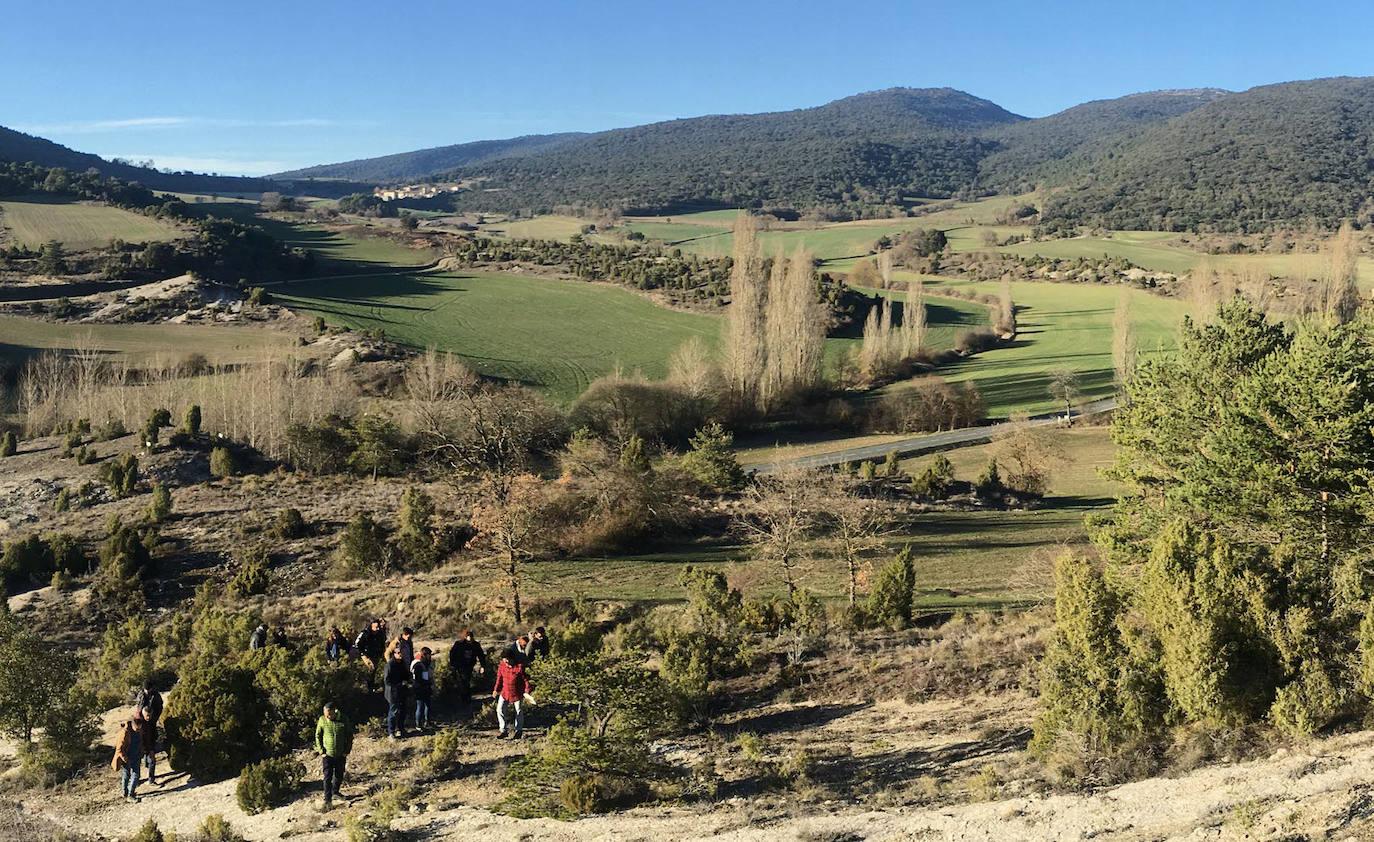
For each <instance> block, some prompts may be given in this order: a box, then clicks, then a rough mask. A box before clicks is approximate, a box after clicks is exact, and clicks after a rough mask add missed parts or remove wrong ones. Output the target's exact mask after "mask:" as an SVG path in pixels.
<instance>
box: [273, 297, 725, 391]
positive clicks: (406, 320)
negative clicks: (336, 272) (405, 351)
mask: <svg viewBox="0 0 1374 842" xmlns="http://www.w3.org/2000/svg"><path fill="white" fill-rule="evenodd" d="M274 294H275V295H276V296H277V297H278V298H279V299H281V300H282V301H283V302H285V303H287V304H288V305H291V306H293V307H296V308H298V309H301V310H303V311H306V312H309V313H317V314H319V315H322V316H324V318H325V320H326V321H328V322H331V323H333V324H340V325H344V326H347V327H351V328H360V329H372V328H380V329H381V330H383V331H384V332H385V333H386V336H387V338H388V339H391V340H392V341H395V342H400V343H402V344H406V345H410V346H413V347H416V348H426V347H435V348H439V349H441V350H447V351H452V352H454V353H455V354H457V355H458V356H460V357H462V358H463V360H464V361H465V362H466V363H467V364H468V365H469V366H470V367H472V368H473V370H475V371H477V372H479V373H481V374H484V375H487V376H490V377H496V378H502V379H507V380H518V381H521V382H523V383H526V384H529V385H531V386H534V387H536V388H540V389H543V390H546V391H547V392H549V394H551V395H552V396H554V397H556V398H558V399H559V400H563V401H570V400H572V399H573V398H575V397H577V395H579V394H580V393H581V392H582V390H584V389H585V388H586V387H587V385H588V384H589V383H590V382H591V381H592V380H594V379H595V378H597V377H599V376H601V375H603V374H606V373H608V372H611V371H614V370H615V369H617V368H619V369H622V370H624V371H625V372H627V373H629V372H633V371H636V370H638V371H642V372H643V373H644V374H645V375H647V376H649V377H655V378H661V377H663V376H664V375H665V374H666V373H667V364H668V359H669V357H670V356H671V355H672V353H673V352H674V351H675V350H677V348H678V347H679V346H680V345H682V343H683V342H686V341H687V340H688V339H689V338H691V337H693V336H696V337H700V338H701V339H703V340H704V341H705V342H706V343H707V344H708V345H710V346H714V345H715V343H716V341H717V338H718V336H719V332H720V331H719V326H718V325H719V322H718V320H717V318H715V317H713V316H703V315H697V314H693V313H681V312H676V311H673V310H668V309H666V308H663V307H659V306H658V305H656V304H654V303H653V302H651V301H650V300H649V299H647V298H645V297H643V296H640V295H637V294H635V293H633V292H630V291H629V290H626V289H622V288H619V287H614V286H610V285H606V284H588V283H582V282H576V281H556V280H548V279H543V278H529V277H521V276H517V275H507V274H483V273H468V272H463V273H457V272H433V273H424V274H419V273H417V274H393V275H380V276H363V277H347V278H321V279H318V280H312V281H307V282H303V283H295V284H291V285H289V286H285V287H279V288H278V289H277V290H276V291H274Z"/></svg>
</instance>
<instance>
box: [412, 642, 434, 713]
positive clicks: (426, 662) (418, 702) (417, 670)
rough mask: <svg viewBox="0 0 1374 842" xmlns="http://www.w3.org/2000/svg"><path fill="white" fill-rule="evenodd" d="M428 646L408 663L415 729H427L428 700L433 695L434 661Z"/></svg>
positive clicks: (421, 648) (422, 648) (421, 649)
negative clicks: (413, 699) (413, 694)
mask: <svg viewBox="0 0 1374 842" xmlns="http://www.w3.org/2000/svg"><path fill="white" fill-rule="evenodd" d="M432 654H433V653H431V652H430V650H429V647H428V646H422V647H420V654H418V655H416V656H415V660H413V661H411V662H410V686H411V687H412V688H413V690H414V692H415V729H416V730H417V731H424V730H427V729H428V728H429V699H430V696H432V695H433V693H434V659H433V658H432V657H431V655H432Z"/></svg>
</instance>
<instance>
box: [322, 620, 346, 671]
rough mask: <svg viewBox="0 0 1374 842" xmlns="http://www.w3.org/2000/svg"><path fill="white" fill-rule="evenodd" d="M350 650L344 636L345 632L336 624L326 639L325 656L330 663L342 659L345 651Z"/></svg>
mask: <svg viewBox="0 0 1374 842" xmlns="http://www.w3.org/2000/svg"><path fill="white" fill-rule="evenodd" d="M347 651H348V641H347V640H346V639H345V638H344V633H343V632H341V631H339V627H338V626H335V627H334V628H332V629H330V630H329V636H328V637H326V638H325V639H324V656H325V658H327V659H328V660H329V662H330V663H334V662H336V661H339V660H342V659H343V656H344V653H345V652H347Z"/></svg>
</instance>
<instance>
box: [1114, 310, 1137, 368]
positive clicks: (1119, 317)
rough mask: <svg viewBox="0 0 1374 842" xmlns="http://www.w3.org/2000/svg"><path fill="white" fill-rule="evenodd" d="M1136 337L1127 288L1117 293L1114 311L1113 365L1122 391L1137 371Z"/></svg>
mask: <svg viewBox="0 0 1374 842" xmlns="http://www.w3.org/2000/svg"><path fill="white" fill-rule="evenodd" d="M1135 358H1136V338H1135V327H1134V325H1133V324H1132V321H1131V299H1130V297H1129V296H1128V294H1127V293H1126V291H1125V290H1122V291H1120V292H1118V293H1117V296H1116V310H1115V311H1114V312H1113V313H1112V367H1113V368H1114V369H1116V385H1117V388H1118V389H1119V390H1120V391H1121V392H1123V393H1124V392H1125V389H1126V387H1127V386H1128V385H1130V382H1131V375H1132V374H1133V373H1134V372H1135Z"/></svg>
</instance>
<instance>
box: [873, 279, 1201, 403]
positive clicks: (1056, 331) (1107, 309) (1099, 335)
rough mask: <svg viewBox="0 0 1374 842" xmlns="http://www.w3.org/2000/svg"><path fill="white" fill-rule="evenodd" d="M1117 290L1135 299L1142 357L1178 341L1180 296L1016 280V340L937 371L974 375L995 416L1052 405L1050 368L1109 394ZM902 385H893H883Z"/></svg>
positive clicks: (1088, 390) (989, 286) (954, 376)
mask: <svg viewBox="0 0 1374 842" xmlns="http://www.w3.org/2000/svg"><path fill="white" fill-rule="evenodd" d="M929 283H930V284H931V285H933V286H949V287H953V288H955V289H966V290H971V291H974V292H978V293H988V294H993V295H995V294H997V292H998V289H999V284H997V283H993V282H982V283H970V282H967V281H942V280H934V281H930V282H929ZM1119 294H1124V295H1126V296H1128V297H1129V298H1130V301H1131V315H1132V322H1133V325H1134V328H1135V336H1136V341H1137V344H1138V347H1139V349H1140V353H1141V355H1144V354H1147V353H1152V352H1155V351H1159V350H1162V349H1168V348H1171V347H1173V345H1174V341H1175V337H1176V335H1177V329H1178V323H1179V320H1180V319H1181V318H1182V317H1183V313H1184V311H1185V309H1186V307H1185V305H1184V303H1183V302H1181V301H1178V300H1175V299H1170V298H1161V297H1159V296H1157V295H1151V294H1149V293H1147V292H1143V291H1141V290H1135V289H1128V288H1125V287H1109V286H1102V285H1098V284H1060V283H1053V282H1048V281H1046V282H1018V283H1015V284H1013V285H1012V300H1013V301H1014V302H1015V304H1016V308H1017V334H1016V338H1015V339H1014V340H1012V341H1011V342H1008V343H1003V344H1001V345H999V346H998V347H996V348H992V349H990V350H987V351H983V352H982V353H980V354H976V355H974V356H972V357H968V358H965V359H963V360H961V361H959V362H956V363H954V364H952V365H949V366H946V367H944V368H942V369H941V370H940V372H939V374H940V375H941V376H942V377H944V378H945V379H946V380H949V381H950V382H952V383H959V382H962V381H964V380H971V381H973V383H974V384H975V385H976V386H977V387H978V390H979V391H980V392H981V393H982V395H983V400H984V401H985V402H986V403H987V409H988V413H989V415H991V416H994V417H1005V416H1008V415H1011V414H1013V413H1018V412H1029V413H1038V412H1048V411H1050V410H1053V409H1055V408H1056V404H1055V403H1054V402H1053V401H1052V400H1051V399H1050V396H1049V384H1050V379H1051V373H1052V372H1054V371H1056V370H1059V369H1069V370H1071V371H1075V372H1077V373H1078V375H1079V378H1080V381H1081V389H1082V392H1083V394H1084V397H1086V398H1095V397H1106V396H1108V395H1110V394H1111V393H1112V390H1113V378H1114V374H1113V370H1112V315H1113V312H1114V311H1115V309H1116V300H1117V296H1118V295H1119ZM898 295H900V294H898ZM905 387H906V384H905V383H896V384H893V385H892V386H888V387H886V389H884V390H881V391H884V392H885V391H889V390H901V389H903V388H905Z"/></svg>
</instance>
